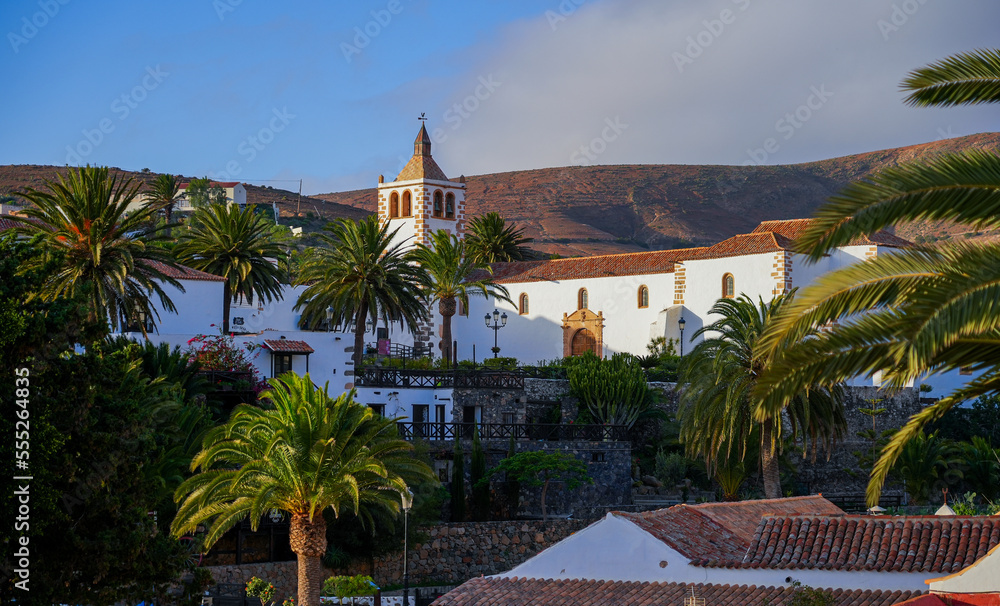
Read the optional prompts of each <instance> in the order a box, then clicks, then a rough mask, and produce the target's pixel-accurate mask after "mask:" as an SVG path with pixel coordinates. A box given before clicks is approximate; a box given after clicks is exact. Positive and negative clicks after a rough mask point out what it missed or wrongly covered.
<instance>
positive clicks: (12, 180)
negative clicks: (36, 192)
mask: <svg viewBox="0 0 1000 606" xmlns="http://www.w3.org/2000/svg"><path fill="white" fill-rule="evenodd" d="M66 170H67V169H66V167H61V166H40V165H36V164H14V165H4V166H0V196H5V195H16V193H17V192H18V191H19V190H22V189H24V188H26V187H34V188H43V186H44V182H45V180H53V179H55V175H56V174H57V173H59V174H65V173H66ZM111 170H112V172H113V173H116V174H125V175H128V176H130V177H133V178H135V179H136V180H138V181H140V182H142V183H143V184H149V183H151V182H152V181H153V179H155V178H156V176H157V174H158V173H155V172H146V171H143V172H133V171H127V170H121V169H120V168H112V169H111ZM192 178H193V177H189V176H181V179H182V180H184V181H188V180H190V179H192ZM243 185H244V187H246V190H247V203H249V204H271V203H272V202H274V203H277V204H278V210H279V212H280V213H281V216H282V217H289V218H291V217H293V216H294V215H295V213H296V210H297V209H300V210H299V212H300V214H301V215H302V218H303V221H302V222H303V223H312V222H315V223H318V224H320V226H321V225H322V224H324V223H325V222H326V221H331V220H333V219H336V218H339V217H349V218H352V219H358V218H361V217H364V216H366V215H368V214H369V213H367V212H365V211H364V210H363V209H360V208H356V207H354V206H345V205H342V204H338V203H336V202H331V201H327V200H322V199H319V198H315V197H310V196H302V198H301V200H300V199H299V195H298V192H292V191H287V190H284V189H277V188H272V187H262V186H259V185H249V184H246V183H244V184H243ZM313 217H315V220H314V221H311V219H312V218H313Z"/></svg>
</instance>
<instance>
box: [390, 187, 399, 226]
mask: <svg viewBox="0 0 1000 606" xmlns="http://www.w3.org/2000/svg"><path fill="white" fill-rule="evenodd" d="M398 216H399V194H397V193H396V192H392V195H390V196H389V218H390V219H394V218H396V217H398Z"/></svg>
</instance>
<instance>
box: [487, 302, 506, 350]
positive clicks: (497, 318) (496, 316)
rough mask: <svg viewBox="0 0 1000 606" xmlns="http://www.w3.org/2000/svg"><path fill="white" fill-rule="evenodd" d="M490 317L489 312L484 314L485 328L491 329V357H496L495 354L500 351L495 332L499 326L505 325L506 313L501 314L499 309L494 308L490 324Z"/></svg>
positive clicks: (498, 329)
mask: <svg viewBox="0 0 1000 606" xmlns="http://www.w3.org/2000/svg"><path fill="white" fill-rule="evenodd" d="M490 319H491V316H490V314H486V328H492V329H493V357H494V358H496V357H497V355H498V354H499V353H500V348H499V347H498V346H497V333H498V332H500V329H501V328H503V327H504V326H506V325H507V314H506V313H504V314H503V315H501V314H500V312H499V311H497V310H496V309H494V310H493V315H492V320H493V323H492V324H491V323H490Z"/></svg>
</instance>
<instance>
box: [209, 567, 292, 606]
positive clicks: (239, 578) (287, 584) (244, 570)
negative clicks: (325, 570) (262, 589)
mask: <svg viewBox="0 0 1000 606" xmlns="http://www.w3.org/2000/svg"><path fill="white" fill-rule="evenodd" d="M205 568H206V570H208V571H209V572H211V573H212V578H213V579H215V583H216V584H230V583H231V584H235V585H244V586H245V585H246V584H247V581H249V580H250V579H251V578H253V577H260V578H262V579H264V580H265V581H267V582H268V583H270V584H272V585H274V589H275V596H276V597H277V598H278V599H277V602H278V603H279V604H280V603H281V601H282V600H284V599H285V598H286V597H288V596H294V597H296V598H297V597H298V587H299V579H298V564H297V563H296V562H294V561H292V562H264V563H261V564H240V565H239V566H237V565H235V564H233V565H226V566H206V567H205Z"/></svg>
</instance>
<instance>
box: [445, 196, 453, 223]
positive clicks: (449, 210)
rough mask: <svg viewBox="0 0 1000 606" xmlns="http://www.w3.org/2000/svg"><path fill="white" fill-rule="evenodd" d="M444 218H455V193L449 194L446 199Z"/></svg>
mask: <svg viewBox="0 0 1000 606" xmlns="http://www.w3.org/2000/svg"><path fill="white" fill-rule="evenodd" d="M444 218H445V219H454V218H455V194H448V195H447V196H446V197H445V199H444Z"/></svg>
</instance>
